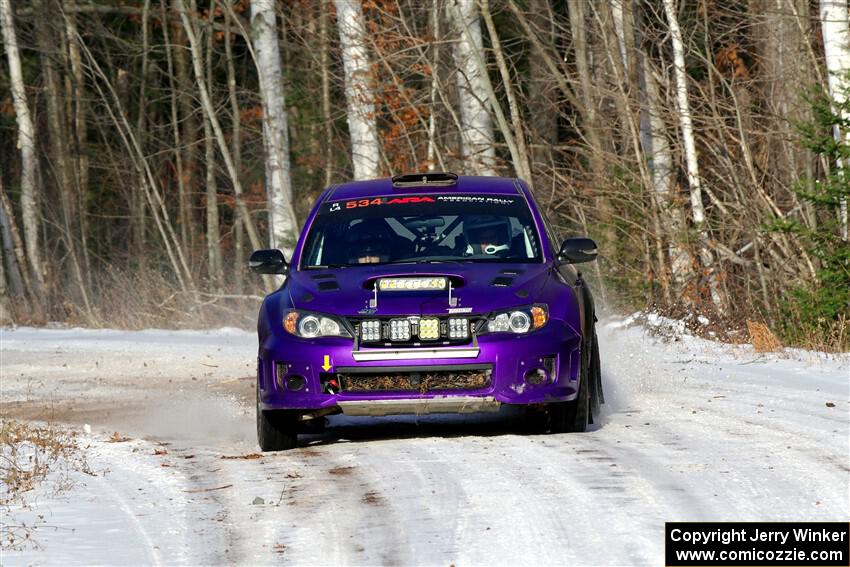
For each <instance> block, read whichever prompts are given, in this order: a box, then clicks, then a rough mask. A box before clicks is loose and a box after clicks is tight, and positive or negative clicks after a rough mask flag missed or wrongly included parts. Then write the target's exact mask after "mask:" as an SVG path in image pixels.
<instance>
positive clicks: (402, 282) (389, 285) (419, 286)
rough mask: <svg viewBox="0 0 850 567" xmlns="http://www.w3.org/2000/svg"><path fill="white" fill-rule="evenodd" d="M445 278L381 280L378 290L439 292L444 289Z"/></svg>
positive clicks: (446, 284) (445, 284)
mask: <svg viewBox="0 0 850 567" xmlns="http://www.w3.org/2000/svg"><path fill="white" fill-rule="evenodd" d="M447 286H448V282H447V281H446V278H442V277H437V278H381V279H380V280H378V289H380V290H381V291H419V290H429V291H441V290H444V289H446V287H447Z"/></svg>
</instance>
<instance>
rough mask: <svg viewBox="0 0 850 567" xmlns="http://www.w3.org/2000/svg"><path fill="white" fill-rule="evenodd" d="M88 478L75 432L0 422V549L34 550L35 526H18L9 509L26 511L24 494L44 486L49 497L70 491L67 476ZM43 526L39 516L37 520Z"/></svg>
mask: <svg viewBox="0 0 850 567" xmlns="http://www.w3.org/2000/svg"><path fill="white" fill-rule="evenodd" d="M74 470H79V471H83V472H86V473H88V474H91V470H90V469H89V467H88V465H87V463H86V461H85V458H84V456H83V454H82V451H81V450H80V447H79V444H78V440H77V434H76V432H71V431H67V430H63V429H60V428H57V427H53V426H50V425H35V424H32V423H25V422H19V421H14V420H6V419H4V420H0V509H2V512H3V515H4V521H3V523H2V524H0V549H16V548H20V547H23V546H25V545H28V544H29V545H33V546H37V543H36V542H35V540H34V539H33V531H34V530H35V529H37V528H38V527H39V524H38V523H31V524H26V523H20V522H17V521H15V519H14V518H12V516H11V509H12V507H15V508H18V507H20V508H27V507H28V503H27V498H26V496H27V493H29V492H31V491H32V490H33V489H35V488H36V487H39V486H42V485H44V484H45V481H47V480H48V478H49V487H48V488H49V490H50V491H51V492H52V493H53V494H57V493H60V492H63V491H65V490H67V489H68V488H70V487H71V485H72V482H71V480H70V473H71V472H72V471H74ZM37 517H38V518H39V519H40V521H41V522H42V523H43V516H37Z"/></svg>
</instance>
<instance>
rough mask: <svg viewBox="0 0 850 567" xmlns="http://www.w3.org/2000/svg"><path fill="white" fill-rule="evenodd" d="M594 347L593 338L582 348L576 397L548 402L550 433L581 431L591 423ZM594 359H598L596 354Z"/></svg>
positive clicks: (593, 386) (594, 382) (594, 390)
mask: <svg viewBox="0 0 850 567" xmlns="http://www.w3.org/2000/svg"><path fill="white" fill-rule="evenodd" d="M594 349H596V341H595V340H594V341H593V344H592V345H591V348H590V349H586V348H585V349H583V352H582V355H581V369H580V372H579V384H578V395H577V396H576V399H574V400H573V401H571V402H555V403H552V404H549V429H550V431H551V432H552V433H581V432H583V431H586V430H587V425H588V424H589V423H593V409H592V407H591V404H592V403H593V401H594V400H593V398H597V395H596V375H595V371H594V364H593V361H594V356H593V351H594ZM588 350H590V351H591V352H588ZM596 360H598V354H597V355H596ZM597 399H598V398H597Z"/></svg>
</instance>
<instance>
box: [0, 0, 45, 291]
mask: <svg viewBox="0 0 850 567" xmlns="http://www.w3.org/2000/svg"><path fill="white" fill-rule="evenodd" d="M0 27H1V28H2V32H3V44H4V47H5V48H6V58H7V60H8V62H9V82H10V83H11V90H12V103H13V104H14V107H15V118H16V120H17V123H18V147H19V148H20V150H21V215H22V217H23V223H24V240H25V241H26V249H27V260H28V261H29V265H30V270H31V271H32V273H33V279H32V283H33V287H34V290H33V291H34V293H35V295H36V296H39V297H40V296H41V295H42V294H43V293H44V272H43V271H42V262H41V248H40V247H39V211H38V208H39V207H38V156H37V155H36V149H35V129H34V128H33V124H32V118H31V117H30V111H29V104H28V103H27V93H26V90H25V89H24V78H23V74H22V72H21V56H20V53H19V52H18V39H17V36H16V34H15V22H14V19H13V18H12V6H11V5H10V2H9V0H0Z"/></svg>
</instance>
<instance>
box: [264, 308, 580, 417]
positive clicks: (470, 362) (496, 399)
mask: <svg viewBox="0 0 850 567" xmlns="http://www.w3.org/2000/svg"><path fill="white" fill-rule="evenodd" d="M581 344H582V341H581V337H580V336H579V335H577V334H576V333H575V332H573V331H572V329H571V328H570V327H568V326H567V325H564V324H563V322H561V321H557V320H551V321H549V323H548V324H547V325H546V327H544V328H543V329H540V330H538V331H535V332H532V333H530V334H528V335H515V334H510V333H498V334H496V333H494V334H484V335H480V336H478V337H477V340H476V341H473V343H471V344H467V345H462V346H451V347H442V348H440V347H423V348H421V349H418V348H382V349H377V348H374V349H368V348H361V349H360V350H359V351H358V352H352V351H353V341H352V340H351V339H342V338H321V339H312V340H308V339H300V338H297V337H293V336H291V335H287V334H285V333H283V332H281V333H280V334H272V335H269V336H268V337H267V338H266V339H265V340H264V342H263V343H262V344H261V345H260V349H259V358H258V366H257V380H258V382H257V383H258V387H259V403H260V408H261V409H302V410H335V409H336V408H339V409H341V410H342V411H344V412H345V413H347V414H352V415H389V414H396V413H399V414H405V413H415V414H420V413H458V412H461V413H462V412H469V411H493V410H497V409H498V407H499V405H500V404H521V405H527V404H539V403H549V402H558V401H568V400H572V399H575V396H576V393H577V392H578V380H579V374H580V373H579V366H580V348H581ZM382 351H383V352H382ZM473 367H474V368H478V369H487V374H488V380H487V381H486V383H484V382H476V383H475V384H474V385H473V386H471V387H465V386H463V385H462V384H461V386H460V387H452V388H450V389H449V388H448V387H445V386H437V387H436V388H426V387H424V386H422V387H420V386H419V382H416V383H415V384H414V386H413V387H406V388H404V389H400V390H393V389H387V390H380V391H377V390H376V391H362V390H357V391H350V390H347V389H346V388H345V386H344V377H345V376H347V375H348V373H355V374H356V375H357V376H363V375H367V376H368V375H370V374H378V373H381V374H387V373H393V374H400V373H404V372H405V370H406V369H408V368H409V369H410V370H411V372H415V373H416V374H415V376H416V379H417V380H419V376H420V375H421V374H422V373H423V372H427V371H428V369H429V368H430V369H435V370H438V371H441V372H451V371H452V370H453V369H457V370H458V371H462V370H466V369H469V368H473ZM291 377H302V378H303V379H304V380H303V385H301V387H300V389H298V390H297V391H294V389H293V388H290V387H289V386H290V384H289V378H291ZM334 378H339V379H340V380H339V381H341V382H343V384H342V390H341V391H338V389H335V388H332V389H331V390H332V391H328V387H327V384H328V381H329V380H330V379H334ZM294 382H295V383H298V382H301V381H300V380H298V379H296V380H295V381H294ZM426 382H427V380H426Z"/></svg>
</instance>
